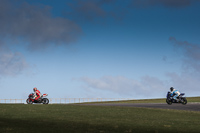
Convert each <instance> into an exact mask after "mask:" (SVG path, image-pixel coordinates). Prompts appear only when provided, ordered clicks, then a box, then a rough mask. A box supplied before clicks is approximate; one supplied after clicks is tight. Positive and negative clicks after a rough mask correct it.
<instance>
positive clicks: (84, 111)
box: [0, 98, 200, 133]
mask: <svg viewBox="0 0 200 133" xmlns="http://www.w3.org/2000/svg"><path fill="white" fill-rule="evenodd" d="M199 99H200V98H188V101H192V102H199ZM123 102H124V101H123ZM126 102H133V101H126ZM134 102H165V100H164V99H157V100H156V99H153V100H136V101H135V100H134ZM185 106H187V105H185ZM199 118H200V112H198V111H196V112H195V111H180V110H169V109H167V110H165V109H150V108H135V107H109V106H106V107H105V106H85V105H76V104H74V105H65V104H60V105H59V104H50V105H40V104H39V105H37V104H35V105H25V104H24V105H17V104H0V132H1V133H27V132H29V133H35V132H48V133H55V132H57V133H66V132H69V133H133V132H134V133H137V132H162V133H165V132H185V133H188V132H190V133H191V132H200V126H199V125H200V119H199Z"/></svg>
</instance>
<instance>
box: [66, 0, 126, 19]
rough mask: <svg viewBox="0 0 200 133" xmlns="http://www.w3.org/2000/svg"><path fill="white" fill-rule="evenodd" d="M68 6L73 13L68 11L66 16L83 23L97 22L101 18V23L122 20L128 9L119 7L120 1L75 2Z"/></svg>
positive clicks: (88, 0)
mask: <svg viewBox="0 0 200 133" xmlns="http://www.w3.org/2000/svg"><path fill="white" fill-rule="evenodd" d="M124 3H126V2H124ZM67 6H68V7H69V8H70V10H71V11H69V10H67V11H65V14H66V15H67V16H70V17H72V18H73V19H78V20H82V21H83V20H87V21H95V20H99V18H101V20H100V21H101V22H104V20H105V19H107V18H114V19H118V20H120V19H121V18H122V17H123V15H124V13H125V12H126V11H125V9H126V7H123V6H119V1H118V0H75V1H73V2H72V3H68V4H67Z"/></svg>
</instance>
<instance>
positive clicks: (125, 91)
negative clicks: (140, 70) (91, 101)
mask: <svg viewBox="0 0 200 133" xmlns="http://www.w3.org/2000/svg"><path fill="white" fill-rule="evenodd" d="M79 80H80V81H82V82H84V84H85V86H84V89H86V90H87V93H88V92H90V91H94V90H97V91H99V90H101V91H104V92H105V93H106V92H109V93H110V92H112V93H113V95H119V96H121V97H133V98H144V97H146V98H150V97H156V98H158V97H165V93H166V92H167V91H168V87H167V86H166V83H164V82H163V81H161V80H159V79H157V78H155V77H149V76H145V77H142V78H141V80H134V79H130V78H126V77H123V76H104V77H101V78H99V79H96V78H89V77H82V78H80V79H79Z"/></svg>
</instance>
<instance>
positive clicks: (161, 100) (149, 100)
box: [87, 97, 200, 103]
mask: <svg viewBox="0 0 200 133" xmlns="http://www.w3.org/2000/svg"><path fill="white" fill-rule="evenodd" d="M186 99H187V101H188V103H192V102H197V103H200V97H186ZM87 103H166V98H160V99H141V100H119V101H105V102H87Z"/></svg>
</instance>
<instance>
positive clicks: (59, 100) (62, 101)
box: [0, 98, 134, 104]
mask: <svg viewBox="0 0 200 133" xmlns="http://www.w3.org/2000/svg"><path fill="white" fill-rule="evenodd" d="M48 99H49V103H50V104H71V103H85V102H106V101H126V100H134V99H131V98H48ZM0 103H8V104H26V99H0Z"/></svg>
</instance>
